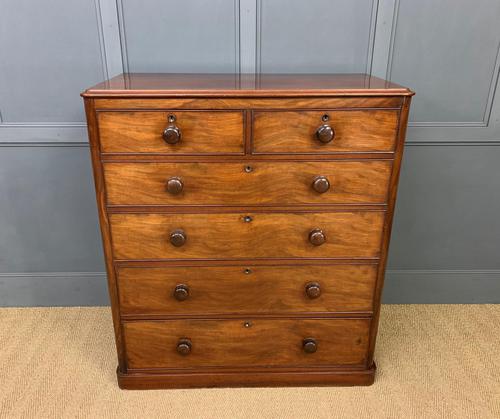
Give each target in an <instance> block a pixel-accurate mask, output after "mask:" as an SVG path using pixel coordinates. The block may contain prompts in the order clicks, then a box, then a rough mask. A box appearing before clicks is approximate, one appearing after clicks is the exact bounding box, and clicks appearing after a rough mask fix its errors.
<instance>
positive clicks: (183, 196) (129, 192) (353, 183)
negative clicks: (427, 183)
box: [104, 161, 392, 205]
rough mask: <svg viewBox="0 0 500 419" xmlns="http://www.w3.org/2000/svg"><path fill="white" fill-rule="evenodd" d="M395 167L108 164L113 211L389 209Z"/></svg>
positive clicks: (381, 163) (357, 164)
mask: <svg viewBox="0 0 500 419" xmlns="http://www.w3.org/2000/svg"><path fill="white" fill-rule="evenodd" d="M391 165H392V162H391V161H335V162H304V163H298V162H297V163H289V162H251V163H248V164H246V165H245V164H244V163H106V164H104V172H105V179H106V190H107V198H108V203H109V204H111V205H221V204H222V205H265V204H269V205H279V204H282V205H287V204H339V203H354V204H357V203H369V204H383V203H385V202H386V199H387V190H388V185H389V176H390V172H391ZM325 185H326V189H325Z"/></svg>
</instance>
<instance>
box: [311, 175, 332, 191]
mask: <svg viewBox="0 0 500 419" xmlns="http://www.w3.org/2000/svg"><path fill="white" fill-rule="evenodd" d="M312 187H313V189H314V190H315V191H316V192H318V193H325V192H326V191H328V189H330V182H329V181H328V179H327V178H326V177H325V176H316V177H315V178H314V180H313V183H312Z"/></svg>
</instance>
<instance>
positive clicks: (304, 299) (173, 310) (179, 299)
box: [118, 265, 377, 315]
mask: <svg viewBox="0 0 500 419" xmlns="http://www.w3.org/2000/svg"><path fill="white" fill-rule="evenodd" d="M376 275H377V265H310V266H253V265H251V266H215V267H198V266H197V267H168V268H119V269H118V284H119V285H118V289H119V294H120V307H121V311H122V314H138V315H151V314H160V315H161V314H164V315H188V314H189V315H193V314H199V315H215V314H245V313H258V314H282V313H289V314H295V313H326V312H338V311H343V312H350V311H371V310H372V302H373V290H374V288H375V280H376Z"/></svg>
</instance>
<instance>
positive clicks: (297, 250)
mask: <svg viewBox="0 0 500 419" xmlns="http://www.w3.org/2000/svg"><path fill="white" fill-rule="evenodd" d="M110 221H111V230H112V235H113V238H112V242H113V252H114V256H115V258H116V259H197V258H208V259H227V258H229V259H230V258H304V257H305V258H308V257H310V258H334V257H342V258H376V257H378V256H379V252H380V249H379V247H380V242H381V234H382V227H383V221H384V212H377V211H359V212H356V211H352V212H330V213H271V214H264V213H253V214H241V213H227V214H211V213H208V214H110ZM318 230H321V232H320V231H318ZM325 236H326V241H325V242H324V243H323V244H319V243H321V241H322V238H324V237H325ZM311 240H312V241H315V242H316V245H313V244H312V243H311ZM172 242H174V244H173V243H172ZM183 242H184V243H183ZM176 245H177V246H178V247H177V246H176Z"/></svg>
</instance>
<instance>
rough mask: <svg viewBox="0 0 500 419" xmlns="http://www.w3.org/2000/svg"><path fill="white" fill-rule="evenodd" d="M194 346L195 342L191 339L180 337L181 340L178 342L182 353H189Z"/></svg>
mask: <svg viewBox="0 0 500 419" xmlns="http://www.w3.org/2000/svg"><path fill="white" fill-rule="evenodd" d="M192 346H193V344H192V343H191V341H190V340H189V339H179V342H177V352H179V353H180V354H181V355H188V354H189V353H191V348H192Z"/></svg>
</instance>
